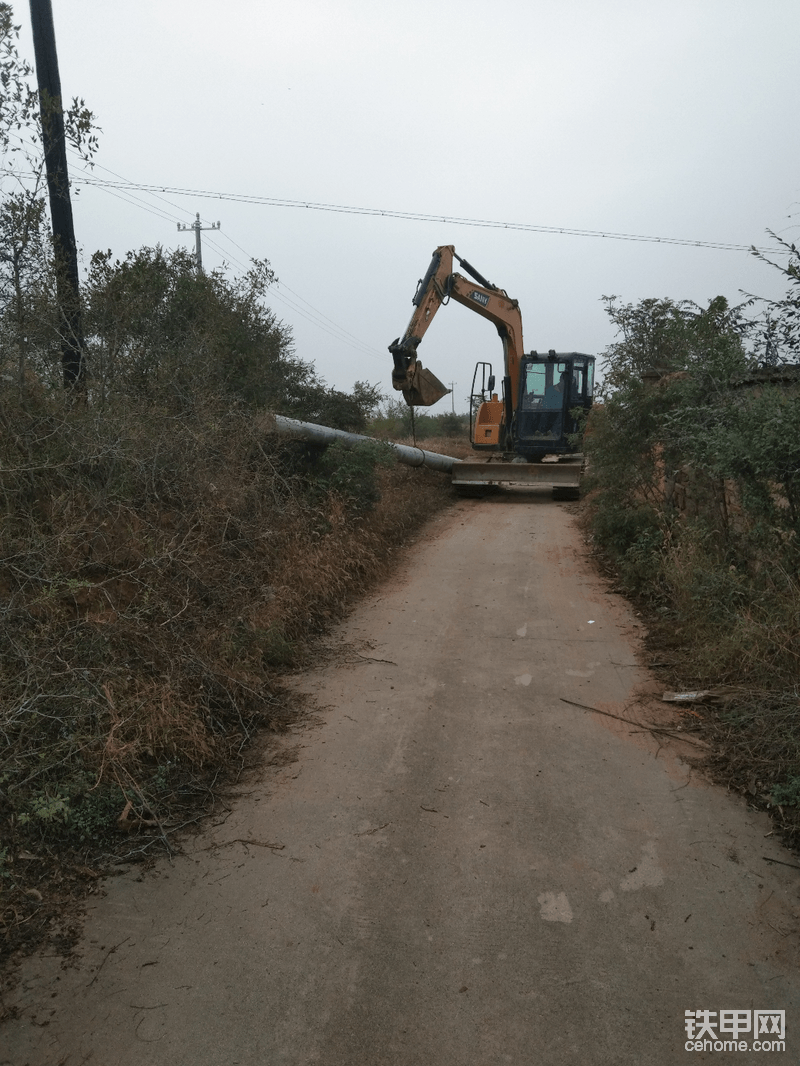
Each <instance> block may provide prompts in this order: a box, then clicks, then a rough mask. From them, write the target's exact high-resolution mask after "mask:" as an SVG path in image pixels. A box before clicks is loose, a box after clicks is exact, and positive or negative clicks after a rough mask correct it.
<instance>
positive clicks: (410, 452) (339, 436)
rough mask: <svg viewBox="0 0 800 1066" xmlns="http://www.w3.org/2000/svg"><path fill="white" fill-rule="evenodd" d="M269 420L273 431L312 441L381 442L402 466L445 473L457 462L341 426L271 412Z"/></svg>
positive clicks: (350, 446)
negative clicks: (324, 424) (325, 424)
mask: <svg viewBox="0 0 800 1066" xmlns="http://www.w3.org/2000/svg"><path fill="white" fill-rule="evenodd" d="M273 422H274V426H275V431H276V432H277V433H280V434H281V436H284V437H295V438H296V439H297V440H308V441H312V442H313V443H315V444H333V442H334V441H337V440H338V441H340V442H341V444H342V445H344V447H345V448H355V447H356V446H357V445H359V444H364V443H365V442H366V443H369V444H385V445H386V446H387V447H389V448H391V449H392V451H393V452H394V453H395V454H396V455H397V459H398V462H401V463H405V465H406V466H427V467H430V469H431V470H441V471H442V472H443V473H445V474H450V473H452V471H453V467H454V466H455V465H456V464H458V463H460V462H461V460H460V459H454V458H453V457H452V456H451V455H440V454H439V453H438V452H426V451H425V450H424V448H412V447H411V446H410V445H408V444H394V443H393V442H392V441H383V440H377V438H375V437H362V436H361V435H360V434H359V433H346V432H345V431H344V430H343V429H331V428H330V426H317V425H314V423H313V422H298V421H297V419H296V418H285V417H284V416H283V415H271V416H270V418H269V423H268V428H269V427H270V426H271V425H272V423H273Z"/></svg>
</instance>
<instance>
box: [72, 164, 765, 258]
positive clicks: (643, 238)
mask: <svg viewBox="0 0 800 1066" xmlns="http://www.w3.org/2000/svg"><path fill="white" fill-rule="evenodd" d="M84 180H85V183H86V184H90V185H109V184H113V183H109V182H105V181H103V180H93V179H84ZM130 184H131V185H132V187H134V188H136V189H137V190H140V191H147V192H153V193H154V194H156V193H157V192H160V193H170V194H171V195H173V196H194V197H202V198H205V199H214V200H222V201H228V202H231V203H246V204H253V205H259V206H264V207H289V208H299V209H305V210H309V211H327V212H334V213H337V214H348V215H363V216H367V217H372V218H376V217H377V218H397V219H405V220H407V221H415V222H438V223H447V224H448V225H456V226H476V227H481V228H488V229H505V230H517V231H521V232H527V233H550V234H557V235H561V236H572V237H592V238H603V239H606V240H617V241H634V242H639V243H650V244H664V245H675V246H678V247H689V248H708V249H713V250H716V251H732V252H751V251H752V250H753V245H751V244H735V243H732V242H726V241H704V240H697V239H695V238H688V237H661V236H655V235H650V234H643V233H619V232H616V231H613V230H593V229H585V228H582V227H577V226H545V225H540V224H535V223H529V222H510V221H506V222H504V221H501V220H498V219H486V218H467V217H464V216H458V215H438V214H429V213H426V212H422V211H402V210H399V209H396V208H378V207H363V206H360V207H359V206H354V205H347V204H330V203H320V202H315V201H311V200H289V199H286V198H283V197H273V196H261V195H255V194H249V193H229V192H218V191H213V190H208V189H187V188H181V187H178V186H167V185H151V184H145V183H141V184H140V183H130Z"/></svg>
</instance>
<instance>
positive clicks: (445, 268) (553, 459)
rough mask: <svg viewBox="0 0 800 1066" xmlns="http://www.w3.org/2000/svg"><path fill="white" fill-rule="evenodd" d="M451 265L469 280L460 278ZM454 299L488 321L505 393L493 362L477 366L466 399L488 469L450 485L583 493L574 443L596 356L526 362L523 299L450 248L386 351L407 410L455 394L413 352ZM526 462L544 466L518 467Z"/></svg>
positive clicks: (479, 466) (471, 466) (468, 468)
mask: <svg viewBox="0 0 800 1066" xmlns="http://www.w3.org/2000/svg"><path fill="white" fill-rule="evenodd" d="M454 261H456V262H457V263H458V264H459V266H460V267H461V269H462V270H463V271H464V273H465V274H467V275H469V277H468V278H467V277H464V276H463V275H462V274H459V273H455V272H454V270H453V266H454ZM470 279H471V280H470ZM451 299H453V300H455V301H456V302H457V303H460V304H463V305H464V306H465V307H468V308H470V310H472V311H475V312H476V313H477V314H479V315H481V316H482V317H483V318H487V319H488V320H489V321H490V322H491V323H492V324H493V325H494V326H495V328H496V329H497V332H498V334H499V336H500V340H501V342H502V346H503V377H502V388H501V393H500V394H499V395H498V393H497V392H495V384H496V381H495V375H494V372H493V370H492V364H491V363H488V362H479V363H478V364H477V366H476V367H475V373H474V375H473V379H472V388H471V391H470V442H471V444H472V447H473V449H475V450H476V451H479V452H487V453H490V454H489V455H488V456H487V458H488V460H489V461H488V462H486V461H484V462H483V463H477V462H473V463H462V464H459V472H458V475H457V476H458V478H459V479H460V480H459V481H457V480H456V478H455V477H454V484H456V485H462V486H464V487H466V486H469V485H473V484H484V485H490V484H491V485H499V484H504V483H517V484H520V483H521V484H531V483H541V482H542V481H545V482H547V481H550V482H552V484H553V492H554V495H556V496H560V497H561V498H570V497H573V496H575V495H577V486H578V478H579V475H580V469H581V461H582V456H579V455H578V454H577V453H576V449H575V447H574V445H573V444H572V443H571V440H570V435H572V434H574V433H576V432H577V429H578V420H577V418H576V414H577V413H578V412H579V411H580V410H588V409H589V408H590V407H591V405H592V391H593V382H594V363H595V360H594V356H591V355H583V354H581V353H579V352H570V353H563V352H561V353H559V352H556V351H554V350H552V349H551V350H550V351H549V352H548V353H547V355H539V354H538V353H537V352H535V351H534V352H531V353H530V354H528V355H526V354H525V353H524V349H523V346H522V313H521V312H520V309H519V303H518V301H517V300H514V299H512V298H511V297H510V296H509V295H508V293H507V292H506V291H505V289H501V288H499V287H498V286H497V285H493V284H492V283H491V282H490V281H487V280H486V278H485V277H483V276H482V275H481V274H480V273H478V271H477V270H476V269H475V268H474V267H473V266H471V264H470V263H468V262H467V261H466V259H463V258H462V257H461V256H459V255H457V254H456V250H455V248H454V247H453V246H452V245H443V246H441V247H439V248H437V249H436V251H435V252H434V253H433V258H432V260H431V264H430V266H429V267H428V270H427V273H426V274H425V276H424V277H423V278H422V279H421V280H420V281H419V282H418V284H417V289H416V292H415V294H414V298H413V301H412V303H413V305H414V312H413V314H412V316H411V320H410V322H409V323H408V327H407V328H406V331H405V333H404V334H403V336H402V337H398V338H397V340H395V341H393V342H392V343H391V344H390V345H389V351H390V352H391V354H392V358H393V360H394V369H393V370H392V385H393V386H394V388H395V389H397V390H398V391H401V392H402V394H403V398H404V399H405V401H406V403H407V404H408V405H409V406H411V407H414V406H422V407H430V406H431V405H433V404H434V403H437V402H438V401H439V400H440V399H441V398H442V397H443V396H445V395H447V393H448V391H449V390H448V389H446V388H445V386H444V385H443V384H442V383H441V381H439V379H438V378H437V377H436V376H435V375H434V374H433V373H431V371H430V370H427V369H425V368H424V367H423V366H422V364H421V362H420V361H419V359H418V358H417V348H418V346H419V344H420V342H421V341H422V338H423V337H424V336H425V332H426V331H427V329H428V327H429V326H430V324H431V322H432V320H433V317H434V315H435V314H436V312H437V311H438V310H439V308H440V307H441V306H442V305H443V304H447V303H449V302H450V300H451ZM545 459H547V460H549V461H548V462H543V461H544V460H545ZM562 459H564V460H566V462H565V463H562V462H560V461H559V460H562ZM526 464H542V466H541V467H540V468H538V469H537V468H536V467H531V466H530V465H528V466H527V469H526V470H523V469H521V467H524V466H526ZM501 468H502V469H501Z"/></svg>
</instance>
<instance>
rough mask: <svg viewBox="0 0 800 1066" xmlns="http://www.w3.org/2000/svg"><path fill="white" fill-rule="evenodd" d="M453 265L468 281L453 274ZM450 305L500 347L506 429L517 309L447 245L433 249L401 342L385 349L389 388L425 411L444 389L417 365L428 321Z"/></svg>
mask: <svg viewBox="0 0 800 1066" xmlns="http://www.w3.org/2000/svg"><path fill="white" fill-rule="evenodd" d="M454 259H455V260H457V261H458V263H459V264H460V266H461V267H462V269H463V270H464V271H465V273H467V274H469V275H470V278H471V279H472V280H469V279H468V278H465V277H463V276H462V275H461V274H456V273H454V272H453V260H454ZM450 299H453V300H455V301H456V302H457V303H460V304H463V305H464V306H465V307H468V308H469V309H470V310H471V311H475V312H476V313H477V314H479V315H481V316H482V317H483V318H488V319H489V321H490V322H492V323H494V325H495V327H496V328H497V332H498V333H499V335H500V339H501V340H502V342H503V367H504V383H503V384H504V394H505V405H506V408H507V410H506V412H505V414H506V417H505V422H506V425H509V424H510V422H511V415H512V397H515V396H516V395H517V392H518V389H519V371H520V357H521V355H522V352H523V347H522V315H521V313H520V310H519V304H518V303H517V301H516V300H512V299H511V298H510V297H509V296H508V294H507V293H506V292H505V291H504V290H503V289H500V288H498V287H497V286H496V285H493V284H492V283H491V282H490V281H487V280H486V278H484V277H482V276H481V275H480V274H479V273H478V271H477V270H475V268H474V267H472V266H471V265H470V264H469V263H468V262H467V261H466V260H465V259H462V258H461V257H460V256H459V255H457V254H456V250H455V248H454V247H453V246H452V245H450V244H448V245H442V246H441V247H439V248H437V249H436V251H435V252H434V253H433V258H432V260H431V265H430V266H429V267H428V271H427V273H426V274H425V277H424V278H422V279H421V280H420V281H419V283H418V285H417V291H416V293H415V294H414V299H413V301H412V302H413V304H414V313H413V314H412V316H411V320H410V322H409V323H408V326H407V327H406V331H405V333H404V334H403V336H402V337H398V338H397V340H395V341H393V342H392V344H390V345H389V351H390V352H391V353H392V357H393V359H394V369H393V371H392V385H393V386H394V388H395V389H398V390H401V391H402V393H403V397H404V399H405V401H406V403H407V404H409V405H410V406H412V405H419V406H422V407H429V406H430V405H431V404H434V403H436V402H437V401H438V400H440V399H441V398H442V397H443V396H446V395H447V393H448V392H449V389H446V388H445V387H444V385H443V384H442V383H441V381H439V379H438V378H437V377H436V376H435V375H434V374H432V373H431V372H430V370H425V369H423V367H422V364H421V363H420V362H419V360H418V359H417V348H418V346H419V344H420V341H421V340H422V338H423V337H424V336H425V332H426V330H427V329H428V326H429V325H430V324H431V321H432V320H433V316H434V315H435V314H436V312H437V311H438V310H439V308H440V307H441V306H442V304H444V303H447V302H448V301H449V300H450Z"/></svg>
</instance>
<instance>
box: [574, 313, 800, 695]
mask: <svg viewBox="0 0 800 1066" xmlns="http://www.w3.org/2000/svg"><path fill="white" fill-rule="evenodd" d="M608 310H609V314H610V316H611V318H612V321H613V322H614V323H615V324H616V325H617V326H618V327H619V330H620V339H619V340H618V341H616V342H615V343H614V344H613V345H611V347H610V348H609V350H608V352H607V353H606V354H607V358H608V360H609V370H608V373H607V375H606V380H605V384H604V386H603V389H602V399H603V403H602V405H601V406H599V407H597V408H596V409H595V410H594V411H593V412H592V415H591V417H590V419H589V423H588V426H587V431H586V439H585V448H586V451H587V452H588V454H589V463H590V482H591V485H592V486H593V488H594V490H595V491H594V495H593V502H592V523H593V530H594V536H595V540H596V543H597V544H598V545H599V546H600V547H601V549H602V550H603V551H604V552H605V553H606V554H607V556H609V557H610V558H611V559H612V560H613V562H614V564H615V566H616V568H617V570H618V573H619V575H620V578H621V581H622V583H623V585H624V586H625V587H626V589H627V590H628V591H629V592H632V593H634V594H635V595H637V596H639V597H641V598H642V599H645V600H648V601H649V602H650V604H651V605H652V606H654V607H656V608H658V610H659V611H660V612H663V614H664V616H665V617H669V618H670V619H672V620H673V621H674V622H675V624H676V625H677V626H678V629H677V630H676V632H680V633H681V634H683V639H684V640H686V641H688V646H687V647H686V648H685V649H684V652H683V654H684V656H685V659H686V661H687V662H690V661H691V662H692V663H693V664H694V668H695V670H696V671H697V674H698V678H697V679H696V680H699V679H700V677H702V679H703V681H704V683H708V682H709V681H711V682H712V683H713V681H719V680H720V679H725V680H727V681H731V680H738V681H745V680H747V681H748V683H752V681H753V679H754V678H755V677H756V676H758V677H759V683H761V684H763V685H765V687H768V688H774V687H775V686H776V685H777V686H780V685H781V684H785V683H786V682H787V680H788V679H789V678H791V677H793V676H794V675H795V673H796V670H797V667H798V657H799V656H798V652H797V647H796V640H795V638H794V637H793V636H792V635H791V634H792V633H793V632H794V631H795V630H796V623H797V614H798V588H797V584H796V582H794V581H792V580H791V578H790V577H789V575H791V574H794V573H796V572H797V568H798V563H799V562H800V550H799V549H798V541H799V540H800V536H799V535H800V522H799V521H798V520H799V519H800V443H799V442H800V392H798V389H797V388H795V389H794V391H792V389H791V388H785V387H783V386H781V385H777V384H769V383H760V382H759V380H758V378H757V376H756V377H755V378H754V377H753V374H752V369H751V368H752V365H753V360H752V356H750V355H749V354H748V352H747V349H746V346H745V341H746V340H747V339H748V338H749V337H750V336H751V335H752V333H753V331H754V329H755V328H756V327H754V326H752V323H748V321H747V320H745V319H744V317H743V314H742V309H741V308H734V309H731V308H729V307H728V306H727V304H726V302H725V301H724V300H723V299H722V298H717V299H716V300H713V301H711V303H710V304H709V306H708V307H707V308H696V307H694V306H693V305H690V304H687V303H680V304H676V303H674V302H672V301H669V300H660V301H656V300H645V301H642V302H641V304H639V305H636V306H633V305H628V306H626V307H619V306H618V305H617V304H616V302H615V301H614V300H609V301H608ZM683 493H685V494H686V501H687V504H688V503H691V508H690V509H689V510H686V509H685V507H684V505H682V507H684V509H683V510H682V509H680V508H678V507H677V505H676V504H677V501H678V499H679V497H680V498H683V497H682V496H681V494H683Z"/></svg>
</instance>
